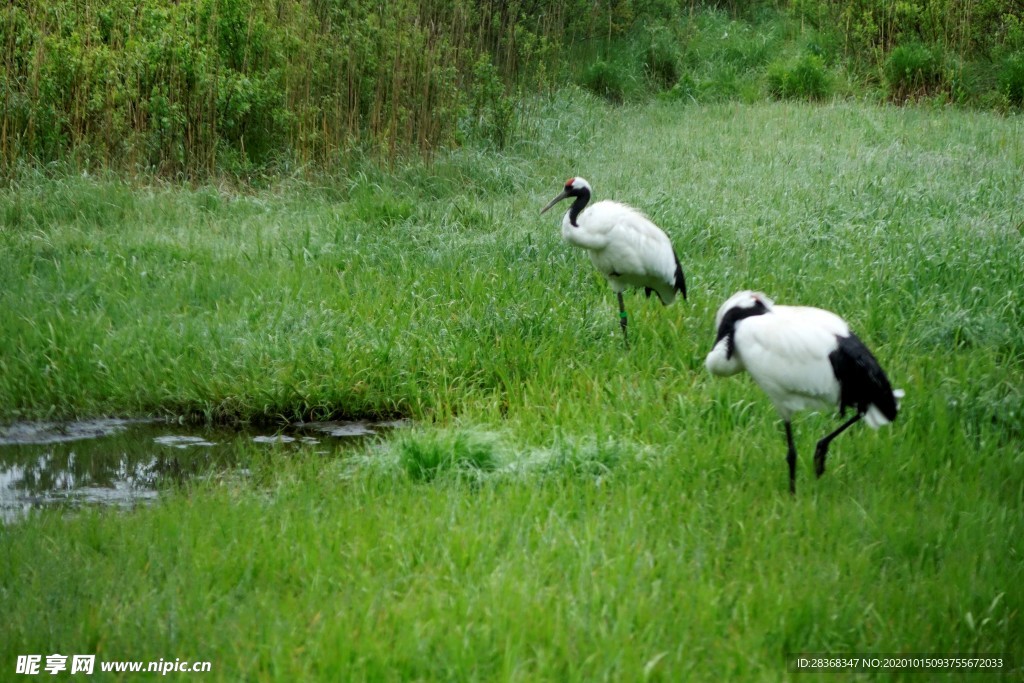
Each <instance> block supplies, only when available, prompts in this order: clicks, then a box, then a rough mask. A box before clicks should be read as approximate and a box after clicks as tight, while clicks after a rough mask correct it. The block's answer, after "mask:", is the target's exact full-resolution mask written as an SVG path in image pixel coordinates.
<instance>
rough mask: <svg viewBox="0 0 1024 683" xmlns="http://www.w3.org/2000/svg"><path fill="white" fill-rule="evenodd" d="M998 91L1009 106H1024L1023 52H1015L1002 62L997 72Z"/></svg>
mask: <svg viewBox="0 0 1024 683" xmlns="http://www.w3.org/2000/svg"><path fill="white" fill-rule="evenodd" d="M999 90H1000V92H1002V93H1003V94H1004V95H1006V97H1007V99H1008V100H1009V101H1010V104H1014V105H1017V106H1021V105H1024V52H1016V53H1014V54H1012V55H1010V56H1009V57H1007V58H1006V59H1005V60H1003V65H1002V68H1001V69H1000V71H999Z"/></svg>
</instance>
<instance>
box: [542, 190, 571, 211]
mask: <svg viewBox="0 0 1024 683" xmlns="http://www.w3.org/2000/svg"><path fill="white" fill-rule="evenodd" d="M568 196H569V193H568V192H566V191H565V190H562V193H561V194H560V195H558V196H557V197H555V198H554V199H552V200H551V201H550V202H548V205H547V206H545V207H544V208H543V209H541V210H540V212H541V213H544V212H545V211H547V210H548V209H550V208H551V207H552V206H554V205H555V204H557V203H558V202H560V201H562V200H563V199H565V198H566V197H568Z"/></svg>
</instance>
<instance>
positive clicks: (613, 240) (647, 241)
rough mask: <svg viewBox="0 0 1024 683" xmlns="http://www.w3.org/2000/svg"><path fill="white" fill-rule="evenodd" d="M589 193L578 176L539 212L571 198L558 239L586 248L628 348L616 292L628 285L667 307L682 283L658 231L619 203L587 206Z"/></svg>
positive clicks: (623, 313)
mask: <svg viewBox="0 0 1024 683" xmlns="http://www.w3.org/2000/svg"><path fill="white" fill-rule="evenodd" d="M590 195H591V189H590V183H588V182H587V181H586V180H584V179H583V178H569V179H568V180H567V181H565V188H564V189H563V190H562V192H561V193H560V194H559V195H558V196H557V197H555V198H554V199H552V200H551V201H550V202H549V203H548V205H547V206H545V207H544V208H543V209H541V213H544V212H545V211H547V210H548V209H550V208H551V207H552V206H554V205H555V204H557V203H558V202H560V201H562V200H563V199H567V198H569V197H572V198H573V199H574V201H573V203H572V205H571V206H570V207H569V210H568V211H567V212H566V214H565V216H564V217H563V218H562V237H563V238H564V239H565V241H566V242H568V243H569V244H571V245H573V246H576V247H580V248H581V249H586V250H587V253H588V254H589V255H590V260H591V262H592V263H593V264H594V267H595V268H597V270H598V271H599V272H600V273H601V274H602V275H604V276H605V278H607V280H608V284H609V285H611V288H612V289H613V290H615V294H616V296H617V297H618V299H619V325H620V326H621V327H622V338H623V339H624V340H625V343H626V348H627V349H628V348H629V337H628V335H627V333H626V325H627V317H626V305H625V303H624V302H623V300H622V293H623V292H624V291H625V290H627V289H629V288H631V287H637V288H639V287H643V289H644V293H645V294H646V295H647V297H648V298H650V296H651V292H656V293H657V294H658V298H659V299H661V303H662V304H663V305H665V306H667V305H669V304H670V303H672V302H673V301H674V300H675V298H676V292H679V293H680V294H682V295H683V299H686V279H685V278H684V277H683V268H682V266H681V265H679V257H678V256H676V252H675V250H674V249H673V248H672V242H670V241H669V239H668V235H666V234H665V233H664V232H663V231H662V230H661V228H659V227H658V226H657V225H655V224H654V223H652V222H651V220H650V219H649V218H647V217H646V216H644V215H643V214H642V213H640V212H639V211H637V210H636V209H634V208H632V207H630V206H626V205H625V204H620V203H618V202H613V201H608V200H605V201H600V202H597V203H595V204H593V205H592V206H590V207H588V206H587V204H588V203H589V202H590Z"/></svg>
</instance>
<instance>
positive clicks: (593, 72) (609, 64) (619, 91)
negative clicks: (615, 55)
mask: <svg viewBox="0 0 1024 683" xmlns="http://www.w3.org/2000/svg"><path fill="white" fill-rule="evenodd" d="M635 80H636V79H635V77H634V75H633V74H632V73H630V70H629V68H627V66H626V65H625V64H623V63H622V62H621V61H605V60H603V59H599V60H597V61H595V62H594V63H592V64H591V65H590V66H588V67H587V68H586V69H584V71H583V74H582V76H581V78H580V84H581V85H582V86H583V87H584V88H586V89H587V90H589V91H590V92H592V93H594V94H595V95H598V96H600V97H603V98H604V99H606V100H608V101H609V102H616V103H619V102H623V101H625V100H626V98H627V95H628V93H630V92H631V91H632V90H633V87H634V84H635Z"/></svg>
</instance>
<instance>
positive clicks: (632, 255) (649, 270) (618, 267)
mask: <svg viewBox="0 0 1024 683" xmlns="http://www.w3.org/2000/svg"><path fill="white" fill-rule="evenodd" d="M562 238H563V239H565V241H566V242H568V243H569V244H571V245H573V246H576V247H580V248H581V249H586V250H587V253H588V254H589V256H590V261H591V262H592V263H593V264H594V267H595V268H596V269H597V270H598V272H600V273H601V274H602V275H604V276H605V278H606V279H607V280H608V283H609V284H610V285H611V287H612V289H613V290H614V291H615V292H616V293H620V292H623V291H625V290H627V289H629V288H632V287H637V288H646V289H651V290H654V291H655V292H657V294H658V297H659V298H660V299H661V302H662V303H663V304H665V305H668V304H670V303H672V302H673V301H675V298H676V287H675V273H676V264H677V262H676V255H675V252H674V251H673V249H672V242H671V241H670V240H669V238H668V235H666V234H665V233H664V232H663V231H662V230H661V228H659V227H658V226H657V225H655V224H654V223H653V222H651V220H650V219H649V218H647V217H646V216H644V215H643V214H642V213H640V212H639V211H637V210H636V209H634V208H632V207H630V206H627V205H625V204H620V203H619V202H613V201H608V200H604V201H600V202H597V203H596V204H593V205H591V206H588V207H586V208H585V209H583V211H581V212H580V214H579V215H578V216H577V217H576V225H573V224H572V220H571V219H570V212H568V211H567V212H566V213H565V216H564V217H563V218H562Z"/></svg>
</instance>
